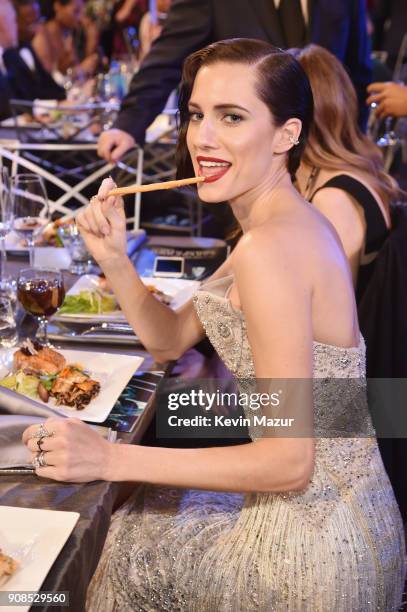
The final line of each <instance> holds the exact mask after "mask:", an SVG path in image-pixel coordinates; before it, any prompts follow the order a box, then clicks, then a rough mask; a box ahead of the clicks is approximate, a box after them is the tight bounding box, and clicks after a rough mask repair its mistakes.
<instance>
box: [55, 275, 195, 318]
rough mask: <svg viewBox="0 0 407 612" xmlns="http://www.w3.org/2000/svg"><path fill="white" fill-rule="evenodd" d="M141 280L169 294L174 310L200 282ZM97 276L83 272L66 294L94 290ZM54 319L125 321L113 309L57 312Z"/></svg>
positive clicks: (165, 279) (144, 278) (121, 315)
mask: <svg viewBox="0 0 407 612" xmlns="http://www.w3.org/2000/svg"><path fill="white" fill-rule="evenodd" d="M141 280H142V281H143V283H144V284H145V285H154V287H156V288H157V289H159V290H160V291H163V292H164V293H166V294H167V295H169V296H171V298H172V300H171V304H170V306H171V308H173V309H174V310H176V309H178V308H180V306H182V305H183V304H185V303H186V302H187V301H188V300H189V299H191V297H192V296H193V295H194V293H195V291H197V289H198V287H199V285H200V283H199V281H194V280H185V279H182V278H156V277H154V278H151V277H141ZM98 287H99V284H98V276H96V275H94V274H85V275H84V276H81V278H80V279H79V280H78V281H77V282H76V283H75V284H74V285H72V287H71V288H70V290H69V291H68V292H67V295H75V294H77V293H79V292H80V291H94V290H95V289H98ZM53 318H54V319H56V320H59V321H75V320H79V319H80V320H85V321H98V322H103V321H125V316H124V314H123V313H122V312H121V310H115V311H114V312H104V313H102V314H90V313H89V314H87V313H83V312H81V313H78V314H67V313H64V314H58V313H56V314H55V315H54V316H53Z"/></svg>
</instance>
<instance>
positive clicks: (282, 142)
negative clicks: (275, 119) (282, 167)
mask: <svg viewBox="0 0 407 612" xmlns="http://www.w3.org/2000/svg"><path fill="white" fill-rule="evenodd" d="M278 129H279V132H280V134H279V137H278V138H277V140H276V144H275V146H274V152H275V153H286V152H287V151H289V150H290V149H291V148H292V147H295V146H296V145H297V144H298V143H299V141H300V140H299V139H300V134H301V129H302V123H301V121H300V120H299V119H288V121H286V122H285V123H284V125H282V126H281V127H279V128H278Z"/></svg>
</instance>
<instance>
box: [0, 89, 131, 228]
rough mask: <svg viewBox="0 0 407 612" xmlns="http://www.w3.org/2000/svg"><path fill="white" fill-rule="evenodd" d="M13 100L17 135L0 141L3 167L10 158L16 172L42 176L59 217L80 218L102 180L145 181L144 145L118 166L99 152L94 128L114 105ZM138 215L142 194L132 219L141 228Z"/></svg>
mask: <svg viewBox="0 0 407 612" xmlns="http://www.w3.org/2000/svg"><path fill="white" fill-rule="evenodd" d="M11 104H12V110H13V114H14V129H15V136H16V138H15V139H12V140H10V139H9V140H0V165H2V164H4V160H8V163H9V164H10V165H11V171H12V173H13V174H15V173H17V172H21V171H25V172H26V171H29V172H34V173H36V174H39V175H40V176H42V177H43V178H44V180H45V182H46V186H47V190H48V195H49V199H50V202H49V203H50V210H51V213H55V216H60V215H65V216H68V217H72V216H75V214H76V213H77V211H78V210H79V208H81V207H82V206H84V205H86V204H87V203H88V201H89V198H90V196H91V195H93V194H94V193H95V191H96V189H97V187H98V185H99V183H100V180H101V179H102V178H103V177H106V176H109V175H110V174H111V175H112V176H113V177H114V178H115V179H116V182H118V183H121V184H123V183H124V182H135V183H140V182H141V179H142V163H143V151H142V150H141V149H139V148H135V149H133V150H132V151H130V152H129V153H128V154H127V155H126V156H125V158H124V159H123V160H122V161H121V162H120V163H119V164H117V165H116V166H115V165H113V164H110V163H107V162H106V161H104V160H102V159H100V158H99V157H98V156H97V143H96V139H95V134H94V133H93V130H94V129H95V127H98V129H99V130H100V128H101V127H103V126H104V125H105V123H104V122H106V121H108V120H110V118H111V109H110V108H109V107H108V106H107V105H106V104H89V105H81V106H76V107H69V108H64V107H62V108H60V107H58V108H57V109H56V108H53V109H51V108H50V106H49V105H48V104H47V103H42V104H37V103H33V102H28V101H21V100H13V101H12V103H11ZM39 108H41V109H42V110H45V111H46V112H48V118H46V115H45V114H39V113H38V109H39ZM23 111H24V112H23ZM51 112H52V113H54V115H52V114H51V119H52V118H54V120H53V121H50V113H51ZM27 113H28V114H27ZM55 113H56V114H55ZM87 114H89V116H87ZM27 117H28V119H27ZM139 217H140V194H137V195H136V197H135V199H134V209H133V214H132V216H130V217H129V218H128V223H129V224H130V225H132V227H133V228H134V229H138V227H139Z"/></svg>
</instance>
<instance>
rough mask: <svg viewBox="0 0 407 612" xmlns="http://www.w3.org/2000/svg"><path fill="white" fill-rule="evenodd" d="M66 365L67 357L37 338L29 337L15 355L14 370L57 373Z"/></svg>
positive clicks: (33, 372) (31, 372)
mask: <svg viewBox="0 0 407 612" xmlns="http://www.w3.org/2000/svg"><path fill="white" fill-rule="evenodd" d="M64 365H65V357H64V356H63V355H61V353H58V351H55V350H54V349H52V348H49V347H48V346H43V345H42V344H41V343H40V342H38V341H37V340H30V339H27V340H26V341H25V342H23V344H22V345H21V348H20V349H19V350H18V351H16V352H15V353H14V355H13V370H14V371H18V370H22V371H23V372H24V373H25V374H56V373H57V372H59V371H60V370H62V368H63V367H64Z"/></svg>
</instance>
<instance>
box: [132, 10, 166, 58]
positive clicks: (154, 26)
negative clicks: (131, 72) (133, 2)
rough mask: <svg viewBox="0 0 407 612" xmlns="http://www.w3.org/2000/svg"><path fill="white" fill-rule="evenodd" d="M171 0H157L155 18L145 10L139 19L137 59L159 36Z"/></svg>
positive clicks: (142, 56) (141, 56) (146, 51)
mask: <svg viewBox="0 0 407 612" xmlns="http://www.w3.org/2000/svg"><path fill="white" fill-rule="evenodd" d="M170 6H171V0H157V12H156V16H155V19H154V17H153V15H152V14H151V11H147V13H145V14H144V15H143V17H142V19H141V21H140V30H139V39H140V54H139V59H140V60H143V59H144V57H145V56H146V55H147V53H148V52H149V51H150V49H151V45H152V44H153V42H154V41H155V40H156V39H157V38H158V37H159V36H160V34H161V32H162V29H163V26H164V22H165V20H166V19H167V13H168V11H169V10H170Z"/></svg>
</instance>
